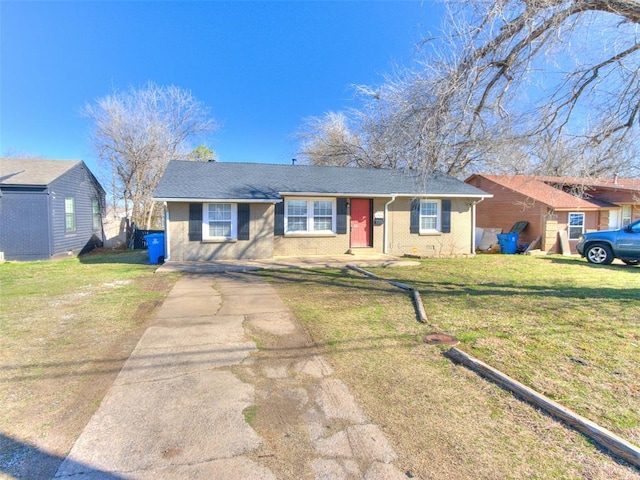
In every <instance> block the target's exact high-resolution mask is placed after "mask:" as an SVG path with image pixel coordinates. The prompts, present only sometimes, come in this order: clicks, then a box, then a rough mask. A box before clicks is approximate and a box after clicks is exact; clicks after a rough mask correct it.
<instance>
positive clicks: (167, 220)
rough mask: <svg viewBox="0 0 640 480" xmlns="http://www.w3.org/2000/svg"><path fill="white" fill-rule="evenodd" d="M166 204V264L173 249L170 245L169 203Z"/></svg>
mask: <svg viewBox="0 0 640 480" xmlns="http://www.w3.org/2000/svg"><path fill="white" fill-rule="evenodd" d="M163 203H164V261H165V262H166V261H167V260H169V259H170V258H171V248H169V247H170V244H169V230H170V226H171V225H170V224H169V205H168V204H167V202H163Z"/></svg>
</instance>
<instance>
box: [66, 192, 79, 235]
mask: <svg viewBox="0 0 640 480" xmlns="http://www.w3.org/2000/svg"><path fill="white" fill-rule="evenodd" d="M77 229H78V225H77V223H76V199H75V198H74V197H65V198H64V231H65V232H67V233H73V232H75V231H76V230H77Z"/></svg>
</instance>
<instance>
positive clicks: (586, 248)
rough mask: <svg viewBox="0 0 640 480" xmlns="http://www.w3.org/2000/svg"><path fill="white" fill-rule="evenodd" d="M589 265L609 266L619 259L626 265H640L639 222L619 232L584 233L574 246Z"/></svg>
mask: <svg viewBox="0 0 640 480" xmlns="http://www.w3.org/2000/svg"><path fill="white" fill-rule="evenodd" d="M576 249H577V250H578V253H579V254H580V255H582V256H583V257H586V259H587V261H588V262H589V263H596V264H600V265H609V264H610V263H611V262H612V261H613V259H614V258H619V259H620V260H622V261H623V262H624V263H626V264H627V265H638V263H640V220H636V221H635V222H633V223H631V224H629V225H627V226H626V227H624V228H622V229H620V230H606V231H601V232H591V233H585V234H584V235H582V237H580V240H579V241H578V244H577V245H576Z"/></svg>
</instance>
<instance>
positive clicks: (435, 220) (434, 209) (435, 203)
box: [420, 200, 440, 233]
mask: <svg viewBox="0 0 640 480" xmlns="http://www.w3.org/2000/svg"><path fill="white" fill-rule="evenodd" d="M439 231H440V201H439V200H421V201H420V233H429V232H439Z"/></svg>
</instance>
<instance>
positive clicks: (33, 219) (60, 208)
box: [0, 158, 105, 261]
mask: <svg viewBox="0 0 640 480" xmlns="http://www.w3.org/2000/svg"><path fill="white" fill-rule="evenodd" d="M104 205H105V192H104V189H103V188H102V186H101V185H100V183H99V182H98V181H97V180H96V178H95V177H94V176H93V174H92V173H91V172H90V171H89V169H88V168H87V166H86V165H85V163H84V162H83V161H81V160H40V159H19V158H0V253H1V254H2V255H3V256H4V259H5V260H19V261H20V260H22V261H24V260H48V259H51V258H56V257H63V256H67V255H77V254H79V253H84V252H87V251H89V250H91V249H92V248H94V247H96V246H99V245H102V242H103V240H104V236H103V233H102V215H103V214H104Z"/></svg>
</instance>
